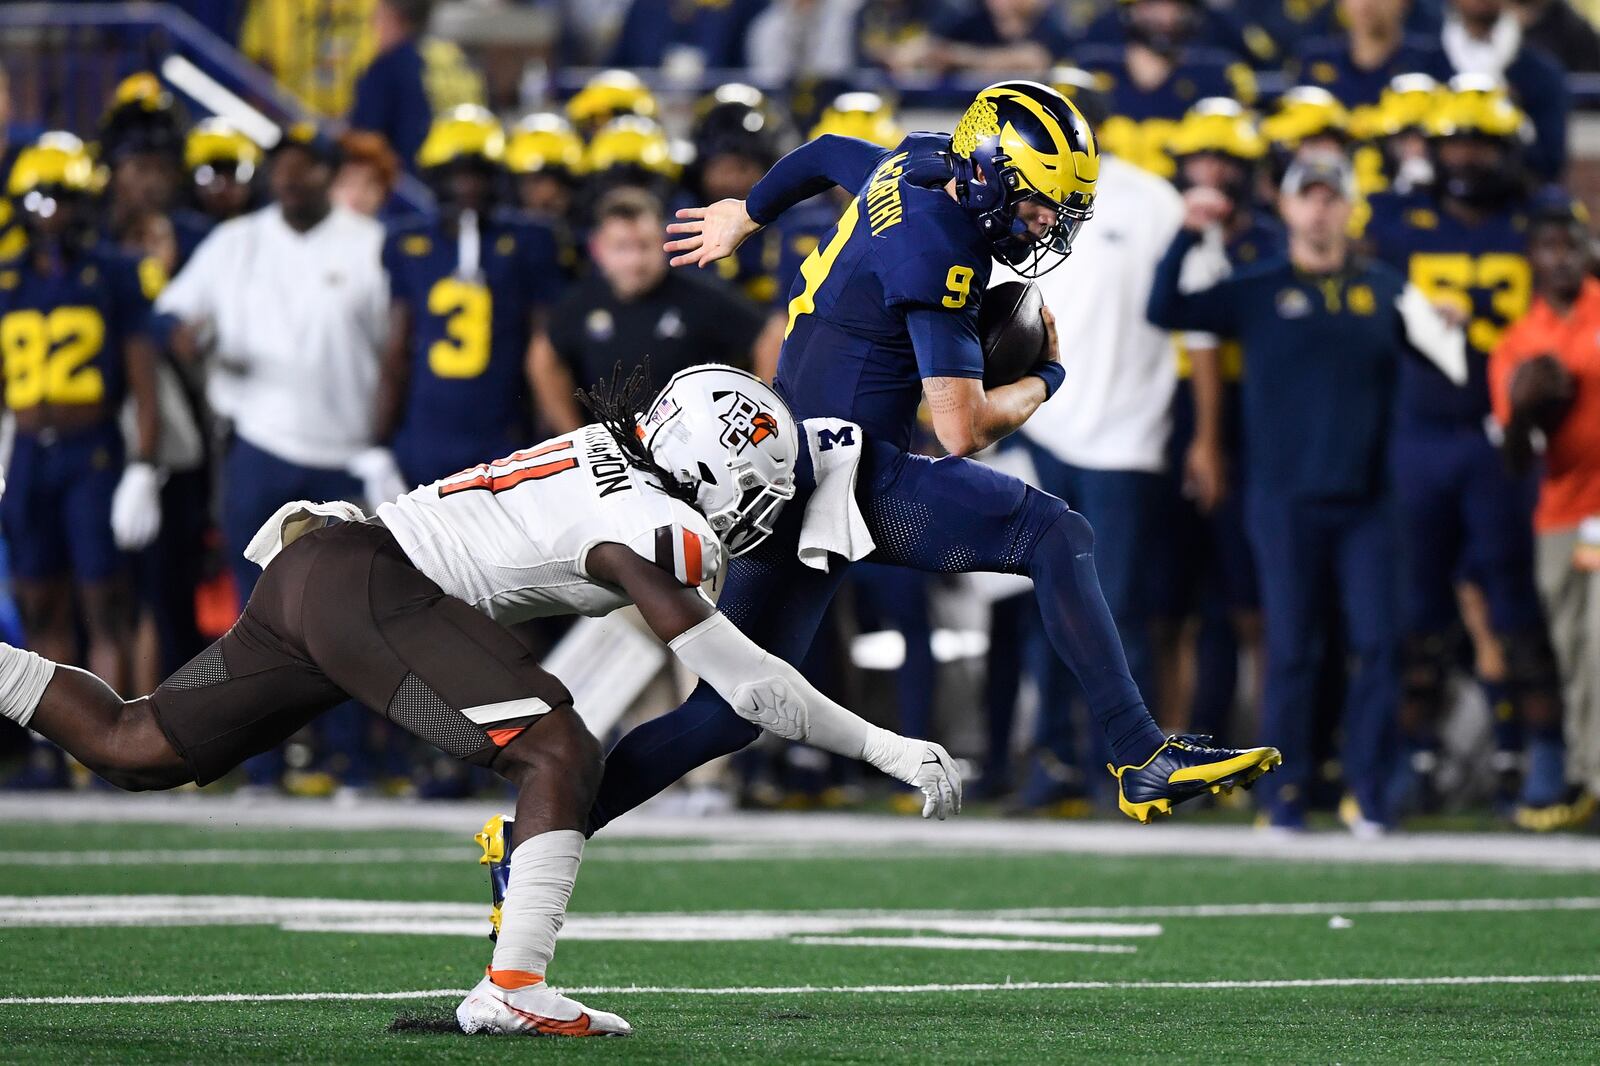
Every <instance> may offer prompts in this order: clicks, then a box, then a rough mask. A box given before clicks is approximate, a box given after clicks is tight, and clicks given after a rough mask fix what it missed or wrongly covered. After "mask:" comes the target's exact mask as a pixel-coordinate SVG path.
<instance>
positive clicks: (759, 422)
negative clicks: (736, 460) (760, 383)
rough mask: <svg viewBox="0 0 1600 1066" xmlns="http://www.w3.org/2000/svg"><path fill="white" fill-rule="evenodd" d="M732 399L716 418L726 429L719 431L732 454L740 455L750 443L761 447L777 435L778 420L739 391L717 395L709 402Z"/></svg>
mask: <svg viewBox="0 0 1600 1066" xmlns="http://www.w3.org/2000/svg"><path fill="white" fill-rule="evenodd" d="M728 397H731V398H732V400H731V402H730V403H729V404H728V407H727V409H726V410H724V411H723V412H722V414H720V415H719V416H718V417H719V418H721V419H722V424H723V426H725V427H726V428H725V429H724V430H723V431H722V443H723V444H724V445H726V446H727V447H728V448H729V450H731V451H732V452H733V454H734V455H738V454H739V453H741V452H743V451H744V450H745V448H746V447H748V446H749V445H752V444H760V443H761V442H762V441H764V440H766V439H767V438H769V437H776V436H777V435H778V419H777V417H776V416H774V415H773V414H772V412H770V411H768V410H767V409H766V408H764V407H762V406H761V405H760V404H758V403H756V402H755V401H754V400H752V399H750V397H748V396H746V395H745V394H744V393H742V392H733V391H731V390H730V391H728V392H719V393H715V394H714V395H713V396H712V397H711V399H712V400H713V401H716V402H718V403H720V402H721V401H722V400H723V399H725V398H728Z"/></svg>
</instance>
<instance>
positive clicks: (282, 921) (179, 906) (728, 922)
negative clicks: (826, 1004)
mask: <svg viewBox="0 0 1600 1066" xmlns="http://www.w3.org/2000/svg"><path fill="white" fill-rule="evenodd" d="M1596 910H1600V896H1563V897H1555V898H1543V899H1495V898H1490V899H1397V900H1361V901H1355V900H1342V901H1329V902H1302V903H1293V902H1285V903H1209V904H1189V905H1184V904H1178V905H1158V906H1133V907H1035V908H1025V909H1005V910H988V909H985V910H969V911H961V910H869V909H860V910H818V911H798V912H786V911H707V912H701V913H687V912H667V913H651V912H642V913H634V914H573V915H569V916H568V918H567V924H566V927H565V929H564V930H563V934H562V936H563V939H589V940H639V941H644V940H674V941H676V940H694V941H708V940H766V939H780V938H783V937H790V936H804V935H817V936H822V935H838V934H845V933H852V932H860V931H862V930H872V931H886V932H887V931H898V932H923V933H946V934H955V935H965V936H1015V937H1035V938H1039V937H1064V938H1065V937H1094V938H1103V937H1149V936H1159V935H1160V933H1161V926H1160V925H1159V924H1156V923H1154V922H1152V921H1150V920H1151V919H1166V918H1292V917H1319V916H1328V915H1344V916H1348V915H1352V914H1473V913H1520V912H1541V911H1596ZM487 911H488V908H487V907H485V906H484V905H483V904H480V903H428V902H411V901H393V900H346V899H315V898H298V897H292V896H206V895H196V896H180V895H127V896H0V928H5V927H8V926H9V927H13V928H40V927H56V926H80V927H92V926H149V927H156V926H200V925H277V926H279V927H280V928H283V929H286V930H295V931H303V932H349V933H379V934H391V933H393V934H398V933H409V934H426V935H438V936H456V935H460V936H482V935H484V924H485V922H487V920H488V918H487ZM1140 919H1143V921H1140Z"/></svg>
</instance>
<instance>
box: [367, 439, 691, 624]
mask: <svg viewBox="0 0 1600 1066" xmlns="http://www.w3.org/2000/svg"><path fill="white" fill-rule="evenodd" d="M378 517H379V518H380V519H381V520H382V521H383V524H384V525H385V526H387V527H388V528H389V530H390V532H392V533H393V534H394V538H395V540H397V541H399V542H400V547H401V548H403V549H404V550H405V553H406V556H407V557H408V558H410V560H411V561H412V563H414V564H415V565H416V567H417V569H419V570H421V571H422V572H423V573H425V574H427V575H428V576H429V577H430V578H432V579H433V580H434V581H435V582H437V583H438V585H439V587H440V588H442V589H443V590H444V591H445V592H447V593H449V594H450V595H452V596H455V597H456V598H458V599H461V600H465V601H466V602H467V603H470V604H472V605H473V606H474V607H476V608H478V610H480V611H482V612H483V613H485V614H487V615H488V616H489V617H490V618H493V619H494V620H495V621H497V622H502V623H505V624H508V625H510V624H514V623H517V622H521V621H525V620H527V619H529V618H538V617H541V616H545V615H559V614H583V615H591V616H599V615H604V614H609V613H610V612H612V611H614V610H616V609H617V608H618V607H623V606H626V605H627V604H628V603H629V602H631V601H630V600H629V599H628V597H627V596H626V595H625V594H624V593H623V591H622V590H621V589H619V588H614V587H612V586H610V585H604V584H601V583H600V582H598V581H595V580H594V579H592V578H590V577H589V575H588V573H587V572H586V570H585V569H584V562H585V559H586V558H587V557H588V554H589V549H590V548H592V547H594V546H595V545H596V544H603V543H607V542H614V543H617V544H624V545H627V546H628V547H630V548H632V549H633V550H634V551H635V552H637V553H639V554H640V555H641V556H643V557H644V558H646V559H651V560H654V561H655V563H656V565H658V566H660V567H661V568H662V569H664V570H666V571H668V572H669V573H671V574H673V575H674V576H675V577H677V579H678V580H679V581H681V582H683V584H685V585H688V586H693V587H698V586H700V585H701V584H702V583H710V582H712V581H714V579H715V577H716V575H717V571H718V569H719V568H720V566H721V565H722V546H721V542H720V541H718V539H717V536H716V534H715V533H713V532H712V531H711V526H710V524H709V523H707V522H706V520H705V517H704V516H703V515H701V514H700V512H699V511H696V510H695V509H694V508H693V507H691V506H689V505H688V504H687V503H684V502H683V501H682V500H678V499H675V498H673V497H671V496H668V495H667V494H666V492H665V491H663V490H662V488H661V483H660V482H659V481H657V480H656V478H655V477H653V476H652V475H650V474H649V473H647V472H645V471H643V470H640V469H639V468H638V467H636V466H634V465H632V464H631V463H629V462H628V461H627V460H626V459H624V458H623V456H622V452H621V449H619V448H618V447H617V442H616V441H615V440H613V439H612V437H611V434H610V433H609V432H607V430H606V429H605V427H604V426H600V425H589V426H584V427H583V428H582V429H579V430H575V431H573V432H572V433H568V434H567V435H565V436H562V437H556V438H554V439H552V440H548V441H545V442H544V443H543V444H539V445H537V446H535V447H532V448H527V449H524V450H523V451H519V452H515V453H513V454H511V455H508V456H506V457H505V458H504V459H497V460H495V461H494V462H491V463H484V464H482V465H480V466H475V467H473V468H471V469H470V470H463V471H462V472H461V473H459V474H455V475H453V476H451V477H447V478H445V479H443V480H442V481H436V482H434V483H433V484H432V485H424V486H422V487H421V488H419V489H414V490H412V491H411V492H408V493H406V495H404V496H402V497H400V498H399V499H398V500H395V501H394V502H393V503H386V504H384V505H383V506H381V507H379V508H378Z"/></svg>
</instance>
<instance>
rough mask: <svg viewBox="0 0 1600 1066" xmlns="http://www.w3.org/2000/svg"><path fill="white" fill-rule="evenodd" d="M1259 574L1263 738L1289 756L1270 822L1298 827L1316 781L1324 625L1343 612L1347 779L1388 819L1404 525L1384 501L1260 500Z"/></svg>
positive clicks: (1256, 504) (1254, 532)
mask: <svg viewBox="0 0 1600 1066" xmlns="http://www.w3.org/2000/svg"><path fill="white" fill-rule="evenodd" d="M1246 520H1247V522H1248V525H1249V531H1250V538H1251V543H1252V545H1253V546H1254V548H1255V559H1256V574H1257V576H1258V577H1259V578H1260V587H1261V611H1262V622H1263V624H1264V626H1265V644H1266V657H1267V676H1266V691H1265V693H1264V694H1263V698H1262V716H1261V731H1262V735H1263V736H1264V737H1268V738H1270V739H1271V743H1273V744H1276V745H1277V746H1278V747H1279V748H1281V749H1282V751H1283V768H1282V770H1281V771H1280V772H1279V773H1278V775H1277V779H1276V781H1275V782H1274V785H1275V792H1274V800H1273V817H1274V820H1275V821H1277V822H1280V823H1283V824H1290V825H1293V824H1297V823H1298V822H1299V820H1300V818H1301V817H1302V814H1301V812H1302V810H1303V807H1302V805H1303V804H1304V802H1305V799H1306V790H1307V787H1308V786H1309V784H1310V781H1311V770H1312V759H1311V740H1312V725H1313V720H1312V719H1313V711H1314V708H1315V707H1316V703H1317V699H1316V696H1317V682H1318V679H1319V677H1320V676H1321V666H1322V662H1323V652H1324V649H1325V648H1326V646H1327V640H1328V636H1329V634H1328V633H1327V632H1326V627H1325V621H1326V619H1327V618H1328V616H1329V614H1330V611H1329V607H1330V605H1336V606H1337V607H1338V609H1339V614H1340V617H1341V618H1342V620H1343V623H1344V636H1345V641H1344V646H1345V648H1346V650H1347V651H1348V653H1349V655H1350V658H1351V659H1352V660H1353V662H1354V665H1353V669H1352V674H1351V677H1350V683H1349V686H1348V688H1347V689H1346V700H1345V710H1344V716H1343V723H1342V724H1343V735H1344V752H1343V765H1344V776H1345V781H1346V783H1347V785H1348V787H1349V788H1350V791H1351V792H1352V793H1354V794H1355V796H1356V798H1357V799H1358V800H1359V801H1360V802H1361V806H1362V810H1363V811H1364V812H1365V813H1366V814H1367V816H1368V817H1370V818H1382V817H1384V815H1385V813H1386V812H1385V811H1384V804H1383V793H1384V786H1385V783H1386V781H1387V778H1388V758H1389V756H1390V754H1391V753H1392V751H1393V748H1394V736H1395V728H1396V712H1397V701H1398V698H1399V690H1400V651H1399V628H1398V621H1399V613H1400V612H1399V607H1400V604H1399V581H1398V578H1399V573H1398V566H1397V564H1396V547H1397V545H1398V543H1399V530H1398V524H1397V519H1396V517H1395V514H1394V507H1393V505H1392V504H1391V503H1390V502H1389V501H1388V500H1386V499H1378V500H1352V501H1345V500H1304V499H1293V498H1289V499H1284V498H1280V497H1276V496H1273V495H1269V494H1266V493H1261V494H1252V498H1251V499H1250V501H1249V503H1248V505H1247V508H1246Z"/></svg>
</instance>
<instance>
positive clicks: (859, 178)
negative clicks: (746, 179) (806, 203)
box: [744, 133, 883, 226]
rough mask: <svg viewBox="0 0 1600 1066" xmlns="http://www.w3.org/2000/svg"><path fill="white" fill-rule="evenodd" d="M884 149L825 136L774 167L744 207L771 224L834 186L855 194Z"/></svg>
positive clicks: (754, 190) (869, 143) (753, 217)
mask: <svg viewBox="0 0 1600 1066" xmlns="http://www.w3.org/2000/svg"><path fill="white" fill-rule="evenodd" d="M881 155H883V149H882V148H879V147H878V146H877V145H875V144H873V143H872V142H871V141H863V140H858V139H857V138H855V137H840V136H838V135H837V134H832V133H828V134H824V135H823V136H821V137H818V138H817V139H816V140H814V141H809V142H807V143H806V144H802V145H801V146H800V147H799V148H796V149H795V150H794V151H792V152H790V153H789V154H788V155H786V156H784V157H783V158H782V159H780V160H778V161H777V162H776V163H774V164H773V165H772V169H771V170H769V171H767V173H766V175H765V176H764V177H763V178H762V179H761V180H760V181H758V182H756V185H755V188H753V189H751V190H750V195H749V196H748V197H747V198H746V199H745V202H744V207H745V211H747V212H748V213H749V215H750V218H751V220H753V221H755V222H757V223H759V224H760V225H763V226H766V225H770V224H771V223H772V222H774V221H776V220H777V217H778V216H779V215H781V214H783V213H784V212H785V211H787V210H788V209H789V208H791V207H793V206H794V205H795V204H798V203H800V202H801V201H802V200H809V199H811V197H813V196H815V195H817V194H818V193H820V192H826V191H827V190H828V189H830V188H832V187H833V186H835V185H839V186H842V187H844V188H846V189H849V190H850V191H852V192H854V191H855V190H856V189H859V188H860V187H861V186H862V185H863V184H864V183H865V182H866V180H867V175H868V174H870V173H871V172H872V167H873V164H874V163H876V162H877V161H878V157H879V156H881Z"/></svg>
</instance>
